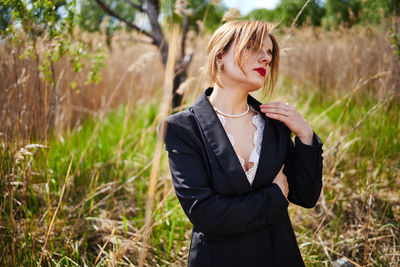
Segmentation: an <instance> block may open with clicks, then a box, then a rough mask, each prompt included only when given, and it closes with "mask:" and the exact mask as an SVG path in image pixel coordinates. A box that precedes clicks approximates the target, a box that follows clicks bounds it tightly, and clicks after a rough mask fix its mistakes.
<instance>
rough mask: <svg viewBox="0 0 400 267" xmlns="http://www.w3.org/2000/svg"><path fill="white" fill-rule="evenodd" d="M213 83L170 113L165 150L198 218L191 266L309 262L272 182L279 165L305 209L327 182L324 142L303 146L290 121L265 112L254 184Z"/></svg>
mask: <svg viewBox="0 0 400 267" xmlns="http://www.w3.org/2000/svg"><path fill="white" fill-rule="evenodd" d="M212 90H213V88H212V87H210V88H208V89H206V90H205V92H204V93H203V94H202V95H201V96H200V98H199V99H198V100H197V102H196V103H195V104H194V105H193V106H192V107H189V108H188V109H186V110H184V111H182V112H179V113H176V114H174V115H171V116H169V117H168V119H167V122H168V126H167V132H166V136H165V140H164V141H165V144H166V146H165V149H166V150H167V151H168V160H169V167H170V170H171V174H172V181H173V185H174V188H175V192H176V195H177V197H178V199H179V201H180V204H181V205H182V208H183V210H184V211H185V214H186V215H187V217H188V218H189V220H190V221H191V223H192V224H193V230H192V236H191V243H190V250H189V257H188V266H190V267H208V266H229V267H235V266H238V267H239V266H243V267H258V266H260V267H261V266H279V267H282V266H304V263H303V259H302V257H301V254H300V251H299V248H298V244H297V241H296V237H295V234H294V232H293V228H292V225H291V222H290V219H289V216H288V212H287V207H288V205H289V202H288V201H287V200H286V198H285V197H284V195H283V194H282V191H281V190H280V188H279V186H278V185H276V184H273V183H272V180H273V179H274V178H275V176H276V175H277V173H278V172H279V170H280V168H281V167H282V164H285V168H284V173H285V174H286V176H287V179H288V183H289V196H288V199H289V200H290V202H291V203H293V204H297V205H300V206H302V207H305V208H312V207H314V205H315V204H316V202H317V200H318V198H319V195H320V192H321V187H322V149H321V147H322V143H321V140H320V139H319V137H318V136H317V135H316V134H315V133H314V136H313V144H312V145H305V144H303V143H302V142H301V141H300V139H298V138H297V137H295V145H294V144H293V142H292V139H291V137H290V135H291V132H290V130H289V129H288V128H287V126H286V125H285V124H284V123H282V122H280V121H277V120H273V119H271V118H268V117H266V116H265V114H264V113H262V112H261V111H260V108H259V105H260V104H261V103H260V102H259V101H257V100H256V99H255V98H253V97H252V96H251V95H249V96H248V103H249V104H250V105H252V106H253V107H254V108H255V109H256V110H257V111H258V112H260V114H262V117H263V118H264V120H265V127H264V133H263V140H262V149H261V154H260V159H259V163H258V167H257V171H256V175H255V178H254V181H253V184H252V185H251V184H250V183H249V182H248V180H247V177H246V174H245V172H244V170H243V168H242V166H241V164H240V162H239V159H238V157H237V155H236V153H235V151H234V149H233V147H232V145H231V143H230V141H229V139H228V136H227V135H226V133H225V130H224V128H223V126H222V124H221V123H220V121H219V119H218V117H217V115H216V113H215V111H214V109H213V107H212V106H211V104H210V102H209V101H208V99H207V96H209V95H211V93H212Z"/></svg>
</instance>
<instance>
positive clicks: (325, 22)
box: [0, 0, 400, 266]
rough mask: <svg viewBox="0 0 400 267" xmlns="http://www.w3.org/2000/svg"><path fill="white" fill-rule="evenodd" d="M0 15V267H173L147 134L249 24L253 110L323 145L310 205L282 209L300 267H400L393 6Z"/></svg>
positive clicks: (158, 166) (64, 1) (108, 8)
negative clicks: (264, 78) (257, 57)
mask: <svg viewBox="0 0 400 267" xmlns="http://www.w3.org/2000/svg"><path fill="white" fill-rule="evenodd" d="M0 3H1V5H0V86H1V88H0V192H1V195H2V196H3V197H2V198H1V200H0V265H4V266H37V265H44V266H53V265H63V266H64V265H66V266H94V265H95V266H110V265H111V266H115V265H129V266H186V261H187V255H188V248H189V246H190V234H191V224H190V222H189V221H188V220H187V218H186V217H185V215H184V213H183V211H182V208H181V207H180V205H179V202H178V200H177V198H176V196H175V194H174V190H173V187H172V184H171V177H170V173H169V169H168V163H167V160H166V158H167V157H166V152H165V151H163V147H162V141H161V138H159V136H158V134H157V126H158V124H159V122H160V121H162V120H163V119H164V118H165V117H166V116H168V115H169V114H171V113H172V112H177V111H179V110H182V109H184V108H187V107H189V106H191V105H193V103H194V101H195V100H196V99H197V98H198V96H199V95H200V94H201V93H202V92H203V90H204V89H205V88H206V87H207V86H209V85H208V84H207V83H206V82H205V79H204V66H205V63H206V51H205V49H206V46H207V41H208V38H209V37H210V35H211V34H212V32H213V31H214V30H215V29H216V28H217V27H218V26H219V25H221V24H222V23H224V22H225V21H228V20H233V19H260V20H265V21H269V22H273V23H275V24H276V26H277V27H276V29H275V36H276V37H277V39H278V41H279V43H280V46H281V49H282V52H281V54H282V58H281V64H280V71H279V80H278V84H277V87H276V89H275V92H274V95H273V96H272V99H264V98H262V97H261V96H260V95H259V94H257V93H255V94H254V95H255V97H257V98H258V99H259V100H260V101H261V102H265V101H270V100H273V101H275V100H278V101H279V100H280V101H284V102H289V103H291V104H292V105H294V106H295V107H297V109H298V110H299V111H300V112H301V114H303V115H304V117H305V118H306V119H307V120H308V121H309V122H310V124H311V126H312V127H313V129H314V130H315V131H316V132H317V133H318V134H319V136H320V137H321V139H322V140H323V142H324V174H323V180H324V187H323V192H322V194H321V197H320V200H319V201H318V204H317V206H316V207H315V208H314V209H310V210H306V209H303V208H299V207H297V206H294V205H290V206H289V212H290V215H291V218H292V223H293V226H294V228H295V231H296V235H297V239H298V242H299V245H300V249H301V252H302V255H303V258H304V260H305V263H306V266H332V265H334V264H336V265H334V266H351V265H353V266H399V264H398V263H399V262H400V239H399V236H400V223H399V221H400V190H399V189H400V179H399V178H400V160H399V159H400V157H399V156H400V155H399V154H400V153H399V151H400V142H399V137H400V126H399V125H400V124H399V121H400V120H399V110H400V101H399V100H400V98H399V92H400V89H399V88H400V41H399V38H400V37H399V34H400V17H399V16H400V14H399V13H400V2H399V1H395V0H384V1H373V0H335V1H333V0H326V1H311V0H309V1H303V0H281V1H280V2H279V4H278V5H277V6H276V7H275V8H274V9H255V10H252V11H251V12H249V13H247V14H243V15H242V14H240V10H238V9H234V8H228V7H227V6H226V4H225V3H224V2H220V1H205V0H189V1H185V0H179V1H178V0H177V1H172V0H166V1H157V0H143V1H139V0H119V1H111V0H91V1H75V0H58V1H54V0H53V1H50V0H39V1H29V0H25V1H23V0H0ZM341 262H342V263H341ZM346 262H347V263H346ZM340 264H342V265H340ZM344 264H351V265H344Z"/></svg>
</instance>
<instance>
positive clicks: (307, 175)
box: [283, 132, 323, 208]
mask: <svg viewBox="0 0 400 267" xmlns="http://www.w3.org/2000/svg"><path fill="white" fill-rule="evenodd" d="M288 139H289V140H288V142H289V146H288V151H287V157H286V161H285V168H284V170H283V172H284V173H285V175H286V176H287V181H288V184H289V195H288V199H289V201H290V202H292V203H294V204H297V205H300V206H302V207H304V208H312V207H314V206H315V204H316V203H317V201H318V198H319V195H320V193H321V189H322V160H323V157H322V142H321V140H320V139H319V137H318V136H317V135H316V134H315V132H313V138H312V144H311V145H307V144H303V143H302V142H301V140H300V139H299V138H298V137H297V136H296V137H295V145H293V141H292V139H291V138H290V134H289V135H288Z"/></svg>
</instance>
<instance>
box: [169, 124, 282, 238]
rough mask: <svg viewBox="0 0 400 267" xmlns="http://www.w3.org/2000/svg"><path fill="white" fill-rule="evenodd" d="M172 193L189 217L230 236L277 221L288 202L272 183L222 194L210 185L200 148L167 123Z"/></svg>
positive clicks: (217, 233) (206, 230) (206, 229)
mask: <svg viewBox="0 0 400 267" xmlns="http://www.w3.org/2000/svg"><path fill="white" fill-rule="evenodd" d="M165 143H166V150H167V151H168V159H169V166H170V171H171V174H172V181H173V185H174V188H175V192H176V195H177V197H178V199H179V201H180V203H181V205H182V207H183V210H184V211H185V214H186V215H187V217H188V218H189V220H190V221H191V222H192V223H193V225H196V226H197V227H198V228H199V229H200V231H202V232H203V233H205V234H208V235H213V236H223V235H234V234H239V233H244V232H249V231H253V230H255V229H258V228H262V227H264V226H266V225H267V224H273V223H276V222H278V221H280V220H281V219H282V218H283V217H284V216H285V214H286V213H287V206H288V201H287V200H286V198H285V197H284V195H283V194H282V191H281V190H280V188H279V186H278V185H276V184H272V185H271V186H267V187H263V188H260V189H257V190H254V191H251V192H249V193H247V194H243V195H235V196H223V195H220V194H218V193H217V192H216V191H215V190H214V189H213V187H212V184H211V180H212V179H218V178H217V177H210V176H209V175H208V174H207V171H206V165H205V163H204V160H203V157H202V153H201V150H200V148H199V146H196V143H195V142H194V137H193V136H191V133H190V132H188V131H187V130H186V129H184V128H183V127H180V126H179V125H176V124H174V123H169V125H168V129H167V135H166V139H165Z"/></svg>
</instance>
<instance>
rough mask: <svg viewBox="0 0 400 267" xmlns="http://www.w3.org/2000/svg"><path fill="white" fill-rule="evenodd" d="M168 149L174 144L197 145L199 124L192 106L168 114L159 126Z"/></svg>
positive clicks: (160, 133)
mask: <svg viewBox="0 0 400 267" xmlns="http://www.w3.org/2000/svg"><path fill="white" fill-rule="evenodd" d="M158 132H159V135H160V136H161V137H162V138H163V141H164V143H165V145H166V149H167V150H168V148H169V147H172V146H174V147H175V146H179V147H181V146H191V147H193V146H195V145H194V144H195V143H196V142H197V139H198V136H197V134H198V132H199V129H198V125H197V122H196V118H195V116H194V113H193V109H192V107H190V108H187V109H185V110H183V111H180V112H178V113H175V114H172V115H170V116H168V117H167V118H166V119H165V120H163V121H162V122H161V123H160V124H159V127H158Z"/></svg>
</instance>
